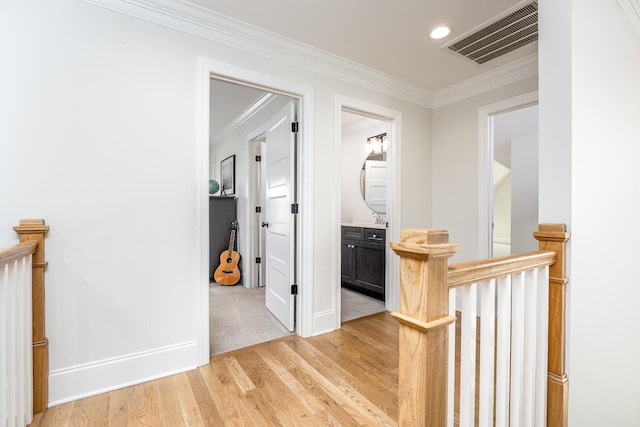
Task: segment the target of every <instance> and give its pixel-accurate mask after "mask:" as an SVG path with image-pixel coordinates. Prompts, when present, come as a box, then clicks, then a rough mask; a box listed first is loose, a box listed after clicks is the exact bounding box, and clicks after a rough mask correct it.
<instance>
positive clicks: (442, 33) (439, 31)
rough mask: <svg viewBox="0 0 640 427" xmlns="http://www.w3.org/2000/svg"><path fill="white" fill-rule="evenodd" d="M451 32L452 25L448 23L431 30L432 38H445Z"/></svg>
mask: <svg viewBox="0 0 640 427" xmlns="http://www.w3.org/2000/svg"><path fill="white" fill-rule="evenodd" d="M450 33H451V27H450V26H448V25H440V26H438V27H436V28H434V29H433V31H431V38H432V39H436V40H438V39H443V38H445V37H447V36H448V35H449V34H450Z"/></svg>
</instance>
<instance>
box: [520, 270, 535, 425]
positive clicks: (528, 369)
mask: <svg viewBox="0 0 640 427" xmlns="http://www.w3.org/2000/svg"><path fill="white" fill-rule="evenodd" d="M524 279H525V283H524V284H525V297H524V363H523V372H522V382H523V384H522V386H523V388H522V425H523V426H524V427H532V426H533V421H534V418H533V412H534V406H535V370H536V327H537V324H536V314H537V306H538V271H537V269H533V270H528V271H526V272H525V273H524Z"/></svg>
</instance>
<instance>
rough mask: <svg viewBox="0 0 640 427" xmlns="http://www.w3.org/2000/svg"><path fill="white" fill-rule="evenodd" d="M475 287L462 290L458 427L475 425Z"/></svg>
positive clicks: (473, 285) (465, 287)
mask: <svg viewBox="0 0 640 427" xmlns="http://www.w3.org/2000/svg"><path fill="white" fill-rule="evenodd" d="M476 288H477V285H476V284H475V283H474V284H471V285H469V286H464V287H463V288H462V332H461V338H460V427H467V426H473V425H474V424H475V401H476V394H475V390H476V375H475V371H476V318H477V299H478V298H477V291H476Z"/></svg>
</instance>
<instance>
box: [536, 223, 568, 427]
mask: <svg viewBox="0 0 640 427" xmlns="http://www.w3.org/2000/svg"><path fill="white" fill-rule="evenodd" d="M566 231H567V230H566V226H565V225H564V224H540V225H539V226H538V231H536V232H534V233H533V235H534V237H535V238H536V239H537V240H538V242H539V243H538V246H539V249H540V250H541V251H554V252H555V253H556V262H555V264H552V265H551V266H550V267H549V357H548V373H547V426H549V427H567V426H568V425H569V421H568V403H569V394H568V393H569V379H568V377H567V373H566V371H565V344H566V320H567V319H566V317H567V316H566V306H567V283H568V282H569V279H568V278H567V277H566V260H567V241H568V240H569V238H570V234H569V233H567V232H566Z"/></svg>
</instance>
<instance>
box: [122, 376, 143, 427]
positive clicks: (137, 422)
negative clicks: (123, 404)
mask: <svg viewBox="0 0 640 427" xmlns="http://www.w3.org/2000/svg"><path fill="white" fill-rule="evenodd" d="M144 386H145V385H144V384H136V385H134V386H131V387H128V388H127V402H128V403H129V410H128V412H127V425H128V426H132V427H135V426H145V425H146V415H145V408H144Z"/></svg>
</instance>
